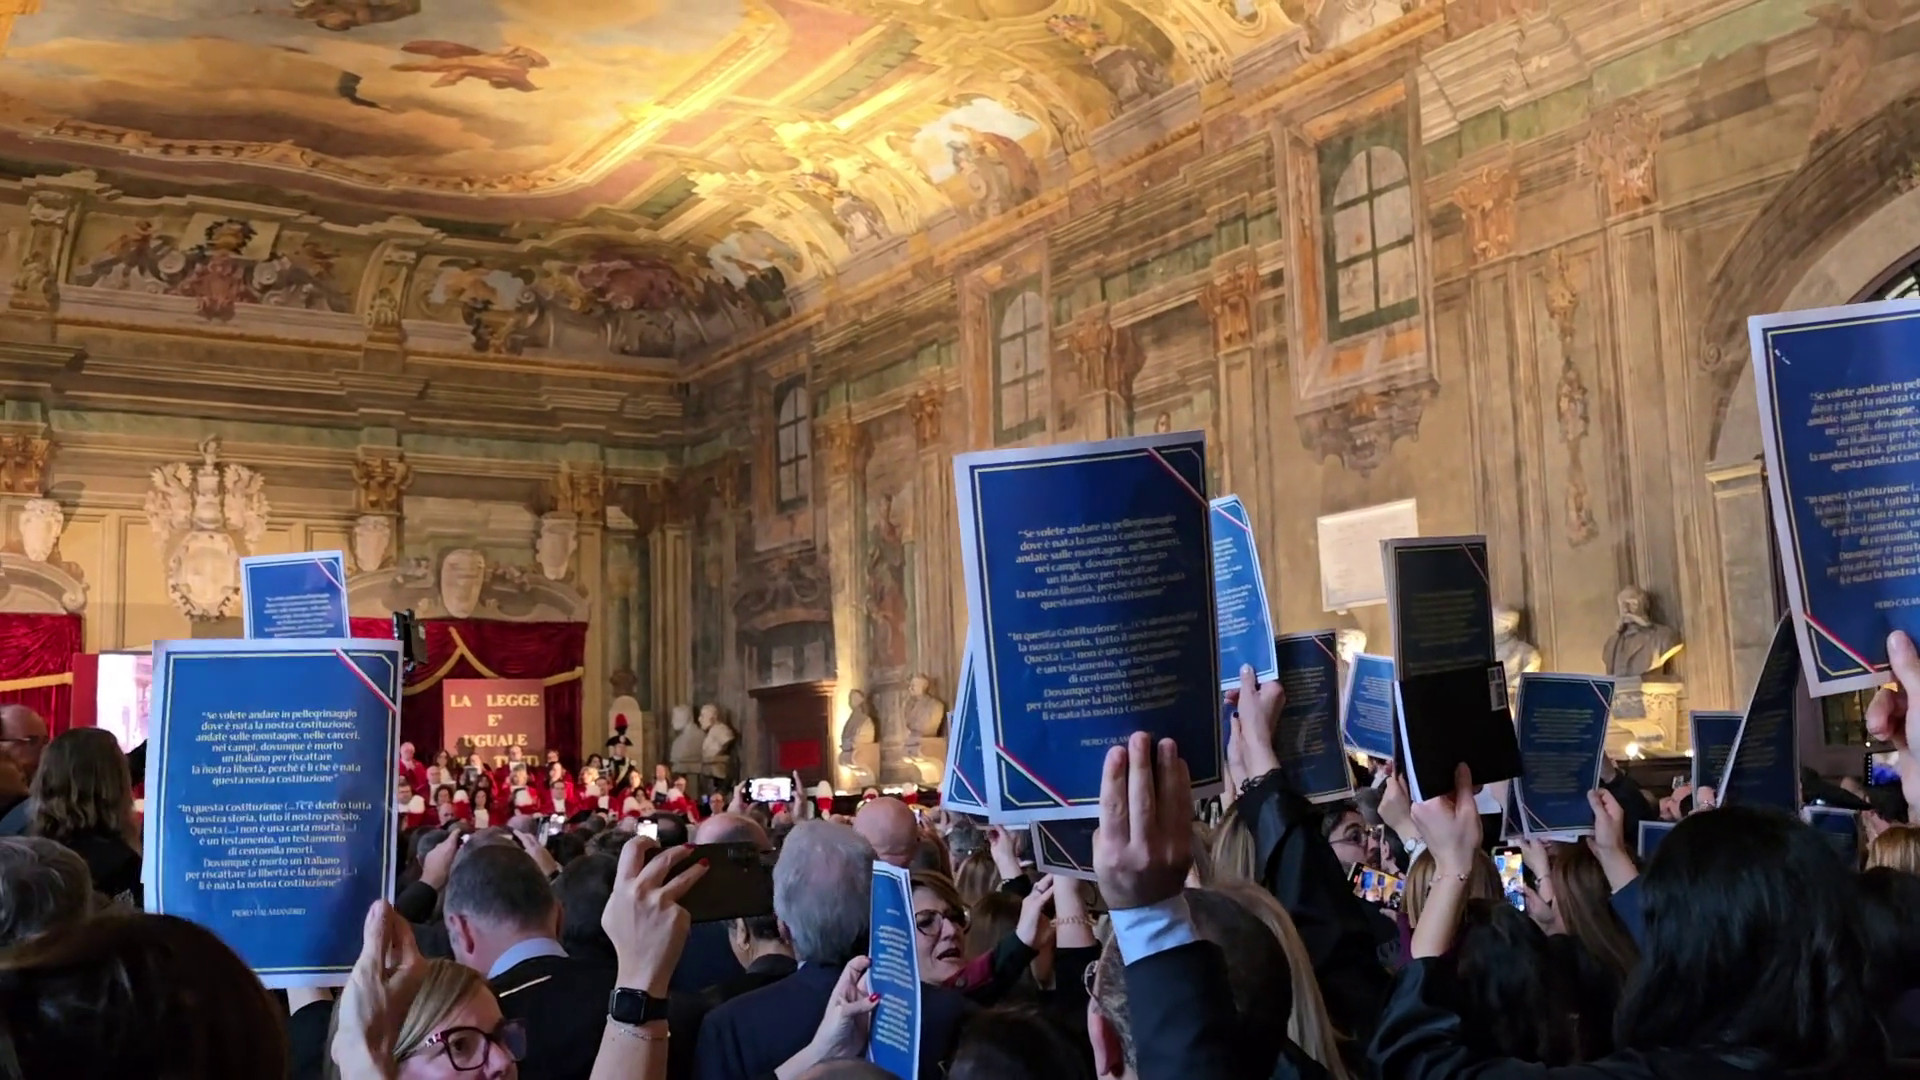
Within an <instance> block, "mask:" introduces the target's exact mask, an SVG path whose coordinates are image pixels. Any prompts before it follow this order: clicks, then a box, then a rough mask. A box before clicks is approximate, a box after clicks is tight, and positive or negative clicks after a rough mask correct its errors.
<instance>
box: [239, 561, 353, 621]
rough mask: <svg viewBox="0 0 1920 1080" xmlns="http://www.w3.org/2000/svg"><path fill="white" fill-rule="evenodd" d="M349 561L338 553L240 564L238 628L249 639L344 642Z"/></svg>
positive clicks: (241, 562) (242, 562)
mask: <svg viewBox="0 0 1920 1080" xmlns="http://www.w3.org/2000/svg"><path fill="white" fill-rule="evenodd" d="M346 567H347V559H346V556H345V555H342V554H341V553H340V552H338V551H307V552H302V553H300V554H298V555H253V556H249V557H247V558H244V559H241V560H240V595H241V598H242V600H243V601H244V604H243V606H242V608H241V612H242V616H241V623H242V626H243V631H244V633H245V635H246V636H247V637H248V638H250V639H251V638H344V637H347V636H349V635H350V634H351V633H352V631H351V630H350V629H348V624H347V569H346Z"/></svg>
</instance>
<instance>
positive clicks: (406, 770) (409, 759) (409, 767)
mask: <svg viewBox="0 0 1920 1080" xmlns="http://www.w3.org/2000/svg"><path fill="white" fill-rule="evenodd" d="M398 772H399V774H400V775H401V776H404V777H406V778H407V782H408V783H409V784H412V785H413V790H415V791H418V792H422V793H424V792H426V791H428V790H430V789H429V788H428V787H427V766H426V764H425V763H424V762H422V761H420V760H419V759H418V758H416V757H414V756H413V744H412V743H410V742H403V743H401V744H400V761H399V765H398ZM423 797H424V794H423Z"/></svg>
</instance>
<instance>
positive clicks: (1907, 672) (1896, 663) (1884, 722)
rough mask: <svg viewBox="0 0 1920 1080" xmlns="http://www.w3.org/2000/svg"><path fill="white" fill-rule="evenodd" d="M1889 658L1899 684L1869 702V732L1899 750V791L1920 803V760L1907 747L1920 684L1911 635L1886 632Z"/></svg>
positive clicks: (1912, 802) (1910, 803)
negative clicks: (1909, 719)
mask: <svg viewBox="0 0 1920 1080" xmlns="http://www.w3.org/2000/svg"><path fill="white" fill-rule="evenodd" d="M1887 660H1888V661H1889V662H1890V663H1891V664H1892V666H1893V677H1894V680H1895V681H1896V682H1898V683H1899V685H1898V686H1892V687H1888V686H1883V687H1881V688H1880V689H1879V691H1878V692H1876V693H1875V694H1874V695H1873V701H1872V703H1871V704H1869V705H1868V706H1867V734H1868V735H1871V736H1872V737H1873V738H1875V739H1878V740H1880V741H1881V742H1884V743H1889V744H1891V745H1892V746H1893V748H1894V749H1895V750H1898V751H1899V752H1900V753H1899V756H1898V758H1897V760H1896V761H1895V763H1894V768H1895V769H1896V770H1897V771H1898V772H1899V774H1900V793H1901V794H1902V795H1904V796H1906V799H1907V805H1908V806H1920V760H1916V759H1915V758H1914V756H1913V754H1912V753H1910V752H1909V750H1908V747H1909V744H1910V742H1911V738H1910V736H1911V733H1910V732H1909V731H1908V730H1907V708H1908V705H1909V704H1910V703H1911V701H1912V696H1911V695H1912V694H1913V692H1914V690H1915V689H1916V688H1920V653H1916V652H1915V650H1914V647H1913V639H1912V638H1910V637H1908V636H1907V635H1906V634H1905V633H1904V632H1902V631H1899V630H1895V631H1894V632H1893V633H1891V634H1888V635H1887ZM1908 816H1909V817H1911V816H1912V815H1911V814H1909V815H1908Z"/></svg>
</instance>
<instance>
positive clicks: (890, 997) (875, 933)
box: [867, 860, 920, 1080]
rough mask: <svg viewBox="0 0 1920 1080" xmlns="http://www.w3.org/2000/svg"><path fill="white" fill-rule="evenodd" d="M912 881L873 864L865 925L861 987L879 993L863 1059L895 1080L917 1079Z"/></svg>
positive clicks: (916, 965) (917, 977)
mask: <svg viewBox="0 0 1920 1080" xmlns="http://www.w3.org/2000/svg"><path fill="white" fill-rule="evenodd" d="M915 933H916V930H915V928H914V923H913V879H912V877H911V876H910V875H909V873H908V872H907V871H906V870H905V869H904V868H902V867H898V866H891V865H889V864H887V863H883V862H880V861H878V860H875V862H874V864H873V897H872V909H871V913H870V916H869V922H868V942H867V959H868V960H869V962H870V965H871V966H869V967H868V968H867V989H868V991H869V992H871V993H875V994H878V995H880V1003H879V1004H878V1005H877V1006H876V1007H875V1008H874V1010H873V1013H872V1016H871V1018H870V1019H869V1021H868V1023H869V1027H868V1030H867V1060H868V1061H871V1062H873V1063H874V1064H875V1065H878V1066H880V1067H881V1068H883V1069H885V1070H887V1071H888V1072H890V1073H892V1074H893V1075H895V1076H897V1077H899V1078H900V1080H915V1078H916V1077H918V1076H919V1075H920V953H919V951H918V950H917V949H915V948H914V941H913V937H914V934H915Z"/></svg>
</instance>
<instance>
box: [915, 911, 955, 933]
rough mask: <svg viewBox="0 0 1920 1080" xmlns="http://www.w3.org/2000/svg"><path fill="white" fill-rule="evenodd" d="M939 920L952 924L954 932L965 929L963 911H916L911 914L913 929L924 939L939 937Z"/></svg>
mask: <svg viewBox="0 0 1920 1080" xmlns="http://www.w3.org/2000/svg"><path fill="white" fill-rule="evenodd" d="M941 919H945V920H947V921H948V922H950V923H952V924H953V928H954V929H955V930H965V929H966V928H967V913H966V912H964V911H916V912H914V913H913V928H914V929H915V930H917V931H919V932H920V934H921V935H922V936H924V937H939V936H940V920H941Z"/></svg>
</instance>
